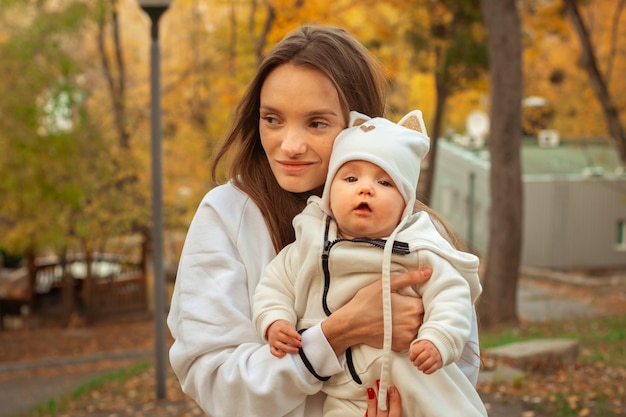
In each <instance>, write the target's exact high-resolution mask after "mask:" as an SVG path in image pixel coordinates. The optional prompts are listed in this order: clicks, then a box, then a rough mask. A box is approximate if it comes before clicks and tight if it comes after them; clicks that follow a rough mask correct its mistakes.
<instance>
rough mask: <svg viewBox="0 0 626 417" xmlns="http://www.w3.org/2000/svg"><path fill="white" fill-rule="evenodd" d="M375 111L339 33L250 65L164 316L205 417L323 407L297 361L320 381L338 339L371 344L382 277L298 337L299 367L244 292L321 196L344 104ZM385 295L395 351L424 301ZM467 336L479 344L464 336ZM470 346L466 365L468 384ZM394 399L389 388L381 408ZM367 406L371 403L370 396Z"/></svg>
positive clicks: (374, 76) (293, 43)
mask: <svg viewBox="0 0 626 417" xmlns="http://www.w3.org/2000/svg"><path fill="white" fill-rule="evenodd" d="M384 109H385V82H384V77H383V74H382V70H381V68H380V65H379V64H378V62H377V61H376V60H374V59H373V57H372V56H371V55H370V54H369V53H368V51H367V50H366V49H365V48H364V47H363V46H362V45H361V44H360V43H359V42H358V41H356V40H355V39H354V38H353V37H352V36H351V35H350V34H348V33H347V32H345V31H343V30H341V29H336V28H329V27H320V26H305V27H302V28H300V29H297V30H295V31H294V32H292V33H291V34H290V35H288V36H287V37H286V38H285V39H283V40H282V41H281V42H279V43H278V44H277V45H276V46H275V47H274V48H273V50H272V51H271V52H270V53H269V54H268V56H267V57H266V58H265V59H264V60H263V62H262V63H261V65H260V67H259V69H258V71H257V74H256V75H255V77H254V78H253V80H252V82H251V84H250V86H249V87H248V89H247V91H246V93H245V94H244V96H243V98H242V100H241V102H240V103H239V106H238V107H237V111H236V114H235V119H234V123H233V126H232V128H231V130H230V132H229V134H228V135H227V137H226V141H225V142H224V144H223V145H222V147H221V148H220V150H219V151H218V153H217V155H216V158H215V160H214V162H213V167H212V168H213V171H212V172H213V178H214V179H215V178H216V171H217V166H218V164H219V163H220V161H221V160H222V159H224V158H225V157H226V156H227V155H233V161H232V163H231V165H230V171H229V177H230V178H231V181H230V182H229V183H228V184H225V185H222V186H219V187H216V188H214V189H213V190H211V191H210V192H209V193H208V194H207V195H206V196H205V198H204V199H203V201H202V203H201V205H200V207H199V208H198V211H197V213H196V215H195V216H194V219H193V221H192V223H191V225H190V228H189V231H188V234H187V239H186V241H185V246H184V249H183V253H182V255H181V259H180V266H179V270H178V275H177V280H176V287H175V290H174V294H173V297H172V303H171V309H170V314H169V316H168V325H169V328H170V331H171V333H172V335H173V337H174V339H175V341H174V344H173V346H172V348H171V350H170V360H171V364H172V367H173V369H174V371H175V373H176V374H177V376H178V378H179V380H180V383H181V386H182V388H183V391H185V392H186V393H187V394H188V395H190V396H191V397H193V398H194V399H195V400H196V401H197V402H198V404H199V405H200V406H201V407H202V408H203V410H204V411H205V412H206V413H207V414H208V415H211V416H255V415H259V416H307V417H308V416H321V413H322V403H323V394H321V393H320V389H321V384H322V383H321V381H320V380H319V379H318V378H316V377H315V376H314V375H313V374H312V373H311V372H310V371H309V369H313V370H314V371H315V373H316V374H317V375H318V376H323V377H327V376H328V377H329V376H332V375H334V374H336V373H339V372H340V371H341V369H342V363H343V361H344V352H345V351H346V349H347V348H348V347H350V346H352V345H354V344H358V343H365V344H368V345H370V346H374V347H381V346H382V343H383V321H382V302H381V299H382V296H381V285H380V282H377V283H375V284H372V285H370V286H368V287H366V288H364V289H363V290H361V291H359V293H358V294H357V295H356V296H355V297H354V299H353V300H351V301H350V302H349V303H347V304H346V305H345V306H344V307H342V308H341V309H339V310H337V311H335V312H333V313H332V314H331V316H330V317H328V318H327V319H326V320H325V321H323V322H322V323H320V324H319V325H317V326H314V327H312V328H310V329H308V330H307V331H305V332H304V333H303V334H302V344H303V350H304V353H305V355H304V356H305V357H306V358H307V359H308V360H307V362H308V363H304V362H303V361H302V359H301V357H300V356H299V355H290V356H289V358H288V359H285V358H283V359H282V360H281V359H278V358H275V357H273V356H272V355H271V354H270V352H269V349H268V347H267V345H266V344H264V343H263V340H262V339H261V338H259V336H258V335H257V334H256V331H255V328H254V325H253V324H252V321H251V302H252V301H251V300H252V296H253V294H254V289H255V287H256V285H257V283H258V281H259V279H260V277H261V273H262V270H263V268H264V267H265V266H266V265H267V264H268V263H269V261H270V260H271V259H272V258H273V257H274V256H275V255H276V253H277V252H278V251H279V250H280V249H282V248H283V247H284V246H285V245H286V244H288V243H290V242H292V241H293V240H294V231H293V227H292V226H291V221H292V219H293V217H294V216H295V215H296V214H297V213H298V212H300V211H301V210H302V209H303V208H304V206H305V204H306V200H307V198H308V197H309V196H310V195H311V194H316V195H321V191H322V187H323V184H324V180H325V177H326V173H327V169H328V162H329V157H330V151H331V148H332V144H333V141H334V139H335V137H336V135H337V134H338V133H339V132H340V131H341V130H342V129H343V128H344V127H346V126H347V123H348V114H349V111H350V110H356V111H358V112H360V113H363V114H367V115H369V116H371V117H375V116H382V115H383V113H384ZM429 276H430V271H427V270H426V271H412V272H409V273H406V274H404V275H399V276H395V277H393V280H392V284H391V285H392V290H398V289H399V288H402V287H405V286H407V285H413V284H419V283H421V282H423V281H424V280H425V279H427V278H428V277H429ZM393 303H394V306H396V305H397V306H398V308H394V312H393V342H392V348H393V349H394V350H406V349H407V348H408V344H409V343H410V341H411V340H413V338H414V337H415V334H416V333H417V328H418V327H419V325H420V324H421V320H420V315H421V314H422V313H423V305H422V304H421V302H420V301H419V300H417V299H415V298H413V297H403V296H400V295H399V294H395V293H394V294H393ZM474 327H476V326H474ZM472 340H473V344H476V345H477V336H476V332H474V336H473V339H472ZM466 350H468V349H467V348H466ZM472 355H473V356H467V357H468V358H469V359H468V360H467V361H466V362H468V363H470V364H471V366H469V367H468V366H466V367H465V368H467V369H468V371H467V372H466V374H467V375H468V377H469V378H470V380H475V378H476V376H477V373H478V366H477V365H476V362H475V361H474V359H473V358H474V356H475V353H473V352H472ZM460 365H461V364H460ZM372 392H373V391H372ZM368 394H369V391H368ZM394 394H397V391H395V392H394ZM368 398H370V397H369V395H368ZM398 398H399V397H398V396H397V395H396V396H394V395H390V400H389V401H390V406H392V407H393V405H394V404H397V402H398V401H397V400H398ZM372 404H373V406H372ZM369 409H374V410H375V409H376V404H375V400H374V399H372V398H370V401H369V402H368V410H369ZM394 410H396V409H394V408H391V409H390V410H389V412H390V415H391V416H393V415H394V412H397V411H394ZM365 411H366V410H364V412H365ZM368 412H369V415H370V417H371V416H372V412H371V411H368ZM379 415H386V414H379Z"/></svg>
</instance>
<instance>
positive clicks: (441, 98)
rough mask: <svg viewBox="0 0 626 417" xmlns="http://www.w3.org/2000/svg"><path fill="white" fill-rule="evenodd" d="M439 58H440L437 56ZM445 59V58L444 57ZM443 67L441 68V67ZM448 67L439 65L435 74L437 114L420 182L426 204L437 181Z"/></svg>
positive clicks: (419, 188) (420, 194)
mask: <svg viewBox="0 0 626 417" xmlns="http://www.w3.org/2000/svg"><path fill="white" fill-rule="evenodd" d="M437 59H438V60H439V58H437ZM442 59H443V58H442ZM439 67H441V68H439ZM447 71H448V69H447V68H445V65H438V69H437V73H436V74H435V90H436V100H437V102H436V104H435V115H434V118H433V124H432V131H430V132H428V133H429V136H430V150H429V151H428V165H427V167H426V169H424V170H423V172H422V173H421V174H420V182H419V186H418V190H419V199H420V201H422V202H423V203H424V204H427V205H430V199H431V197H432V192H433V183H434V181H435V168H436V162H437V141H438V140H439V136H441V122H442V120H443V114H444V112H445V107H446V100H447V99H448V82H447V79H448V76H447Z"/></svg>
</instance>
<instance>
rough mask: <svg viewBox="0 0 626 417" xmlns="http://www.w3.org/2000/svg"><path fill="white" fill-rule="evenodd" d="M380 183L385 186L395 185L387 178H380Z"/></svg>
mask: <svg viewBox="0 0 626 417" xmlns="http://www.w3.org/2000/svg"><path fill="white" fill-rule="evenodd" d="M378 183H379V184H380V185H382V186H383V187H393V184H392V183H391V182H389V181H387V180H380V181H378Z"/></svg>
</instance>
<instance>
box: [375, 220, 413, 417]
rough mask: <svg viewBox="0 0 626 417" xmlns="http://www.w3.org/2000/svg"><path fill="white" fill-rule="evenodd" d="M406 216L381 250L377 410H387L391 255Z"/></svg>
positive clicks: (390, 321)
mask: <svg viewBox="0 0 626 417" xmlns="http://www.w3.org/2000/svg"><path fill="white" fill-rule="evenodd" d="M407 219H408V216H404V217H403V218H402V220H401V221H400V224H398V226H397V227H396V228H395V229H394V231H393V232H392V233H391V235H390V236H389V239H388V240H387V242H386V243H385V249H384V250H383V265H382V297H383V322H384V330H383V353H382V363H381V370H380V385H379V389H378V408H380V409H381V410H383V411H386V410H387V389H388V388H389V385H390V384H389V379H390V376H389V374H390V368H391V341H392V332H393V326H392V325H393V323H392V315H391V254H392V251H393V244H394V241H395V239H396V235H397V234H398V232H399V231H400V230H402V228H403V227H404V225H405V223H406V221H407Z"/></svg>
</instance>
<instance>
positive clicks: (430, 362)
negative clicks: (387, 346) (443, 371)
mask: <svg viewBox="0 0 626 417" xmlns="http://www.w3.org/2000/svg"><path fill="white" fill-rule="evenodd" d="M409 359H411V362H413V365H415V366H416V367H417V369H419V370H420V371H422V372H424V373H425V374H426V375H430V374H432V373H433V372H435V371H436V370H437V369H439V368H441V367H442V366H443V360H442V359H441V354H440V353H439V350H438V349H437V348H436V347H435V345H434V344H433V343H432V342H430V341H428V340H418V341H417V342H415V343H413V344H412V345H411V349H410V350H409Z"/></svg>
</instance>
